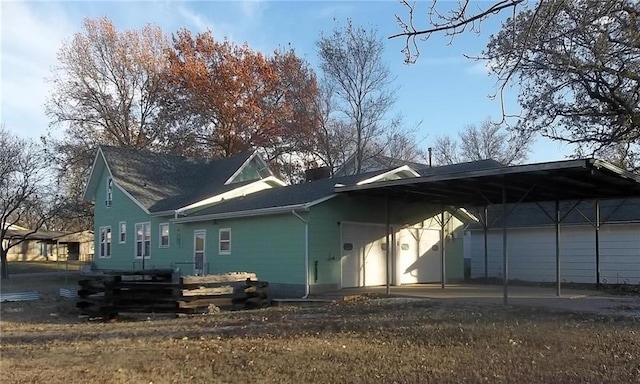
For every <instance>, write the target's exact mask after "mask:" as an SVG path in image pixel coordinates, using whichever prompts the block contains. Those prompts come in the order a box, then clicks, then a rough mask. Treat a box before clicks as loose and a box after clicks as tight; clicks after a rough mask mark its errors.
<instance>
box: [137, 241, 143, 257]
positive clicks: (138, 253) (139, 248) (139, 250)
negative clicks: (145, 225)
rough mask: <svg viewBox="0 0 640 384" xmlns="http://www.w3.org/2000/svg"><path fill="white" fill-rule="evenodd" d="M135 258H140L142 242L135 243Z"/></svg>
mask: <svg viewBox="0 0 640 384" xmlns="http://www.w3.org/2000/svg"><path fill="white" fill-rule="evenodd" d="M136 256H137V257H142V242H139V241H138V242H136Z"/></svg>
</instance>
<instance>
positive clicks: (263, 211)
mask: <svg viewBox="0 0 640 384" xmlns="http://www.w3.org/2000/svg"><path fill="white" fill-rule="evenodd" d="M292 210H302V211H307V210H309V208H308V207H306V206H305V204H295V205H286V206H281V207H269V208H259V209H251V210H248V211H235V212H225V213H214V214H211V215H202V216H191V217H183V218H176V219H173V220H170V221H171V222H173V223H191V222H200V221H209V220H217V219H234V218H239V217H252V216H262V215H273V214H277V213H289V212H291V211H292Z"/></svg>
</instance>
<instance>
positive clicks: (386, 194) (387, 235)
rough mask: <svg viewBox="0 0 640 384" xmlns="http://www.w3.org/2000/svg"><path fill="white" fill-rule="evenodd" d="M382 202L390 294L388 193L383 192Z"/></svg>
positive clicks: (388, 294)
mask: <svg viewBox="0 0 640 384" xmlns="http://www.w3.org/2000/svg"><path fill="white" fill-rule="evenodd" d="M384 202H385V216H386V225H387V232H386V237H385V241H386V249H385V252H386V256H387V296H391V285H390V280H391V278H390V275H391V267H390V264H391V260H390V257H389V248H390V247H389V230H390V224H389V194H388V193H385V195H384Z"/></svg>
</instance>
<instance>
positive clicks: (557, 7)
mask: <svg viewBox="0 0 640 384" xmlns="http://www.w3.org/2000/svg"><path fill="white" fill-rule="evenodd" d="M402 4H403V5H404V7H405V9H406V10H407V13H408V14H407V15H406V16H403V17H401V16H398V15H396V19H397V22H398V25H399V26H400V29H401V31H400V33H397V34H395V35H393V36H390V38H404V39H405V41H406V45H405V49H404V50H403V52H404V54H405V61H406V62H409V63H412V62H415V61H416V59H417V58H418V56H419V46H418V39H422V40H428V39H429V38H430V37H432V36H433V35H440V36H442V35H444V36H446V37H448V38H449V39H450V42H452V41H453V40H454V39H455V37H456V36H457V35H459V34H463V33H480V32H481V26H482V22H483V21H484V20H486V19H487V18H489V17H493V16H494V15H496V14H498V13H506V12H509V13H510V14H511V17H510V18H508V19H506V21H504V22H503V24H502V28H501V30H500V31H499V33H497V34H495V35H492V36H491V37H490V38H489V42H488V45H487V49H486V50H485V51H484V52H483V54H482V55H481V56H479V57H475V59H480V60H486V61H487V62H488V64H489V68H490V70H491V71H492V72H493V74H494V75H495V77H496V79H497V93H496V95H499V98H500V100H501V102H502V113H503V118H502V122H505V121H507V120H511V119H509V118H517V120H518V121H517V128H518V129H519V130H520V132H522V133H523V134H525V135H527V136H528V135H531V134H536V133H537V134H541V135H543V136H546V137H549V138H551V139H553V140H559V141H564V142H567V143H570V144H573V145H575V146H576V147H577V150H576V155H578V154H581V155H590V156H592V155H597V154H598V153H605V154H606V153H610V152H612V151H613V152H615V151H616V150H617V149H619V148H621V147H625V146H629V147H630V150H631V152H628V151H627V152H628V153H637V152H638V151H639V150H640V149H639V145H640V85H639V84H640V17H638V15H639V14H640V4H639V3H638V2H637V1H634V0H587V1H561V0H551V1H536V2H531V1H524V0H494V1H490V2H485V3H482V2H480V3H478V2H471V1H470V0H460V1H457V2H443V1H438V0H434V1H432V2H431V3H430V6H428V10H427V12H426V14H427V18H426V19H425V18H424V17H418V15H420V14H422V12H421V10H418V9H417V7H420V6H422V5H423V4H424V3H418V5H416V4H415V3H409V2H407V1H402ZM513 83H515V84H517V85H518V87H519V90H520V91H519V97H518V101H519V103H520V105H521V107H522V112H521V113H520V114H517V115H515V116H511V115H509V114H508V113H507V111H506V109H505V106H504V90H505V89H506V87H507V86H508V85H510V84H513ZM607 147H611V148H607Z"/></svg>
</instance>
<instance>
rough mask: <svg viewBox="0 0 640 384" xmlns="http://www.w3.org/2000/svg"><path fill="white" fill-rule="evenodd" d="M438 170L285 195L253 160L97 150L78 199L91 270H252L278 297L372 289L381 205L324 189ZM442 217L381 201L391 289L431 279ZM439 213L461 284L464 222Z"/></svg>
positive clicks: (449, 266) (291, 189) (312, 186)
mask: <svg viewBox="0 0 640 384" xmlns="http://www.w3.org/2000/svg"><path fill="white" fill-rule="evenodd" d="M487 165H488V164H484V165H483V164H482V163H478V164H475V163H468V164H467V165H466V167H473V166H478V167H481V166H487ZM462 167H464V166H462ZM437 171H441V172H445V171H446V167H441V168H430V169H428V170H424V169H423V170H415V169H413V168H411V167H410V166H408V165H404V166H400V167H396V168H390V169H389V168H387V169H384V170H377V171H372V172H368V173H365V174H361V175H357V176H343V177H336V178H332V179H321V180H315V181H312V182H307V183H302V184H295V185H289V186H287V185H285V183H283V182H282V181H280V180H278V179H277V178H276V177H274V176H273V173H272V172H271V171H270V170H269V168H268V166H267V164H266V162H265V161H264V160H263V159H261V158H260V156H258V155H257V153H255V152H248V153H243V154H239V155H236V156H233V157H231V158H227V159H220V160H215V161H203V160H193V159H187V158H183V157H176V156H166V155H160V154H156V153H151V152H145V151H136V150H131V149H123V148H114V147H107V146H102V147H100V148H99V149H98V152H97V155H96V158H95V161H94V163H93V167H92V171H91V176H90V180H89V182H88V184H87V189H86V191H85V195H84V197H85V199H87V200H93V201H95V202H96V204H95V232H96V234H97V236H96V243H95V249H96V256H95V265H96V267H97V268H100V269H125V270H126V269H139V268H159V267H169V268H173V269H175V270H176V271H179V272H180V273H182V274H206V273H222V272H231V271H250V272H255V273H257V274H258V277H259V278H260V279H263V280H266V281H269V283H270V287H271V289H272V292H279V294H281V295H283V296H302V295H304V294H307V293H309V292H313V291H319V290H326V289H336V288H343V287H359V286H374V285H382V284H385V283H386V271H387V261H386V254H387V252H386V235H385V234H386V226H385V223H386V209H385V201H384V199H383V200H381V199H376V198H354V197H350V196H349V195H347V194H337V193H335V192H334V186H335V185H336V184H340V185H355V184H364V183H375V182H377V181H384V180H395V179H400V178H409V177H417V176H419V175H421V174H422V173H421V172H423V173H429V172H437ZM440 209H441V208H440V207H439V206H430V205H425V204H408V203H405V202H403V201H402V200H391V201H390V202H389V213H390V215H389V217H390V219H389V221H390V226H391V228H392V230H391V233H392V236H391V241H390V247H391V249H390V251H389V253H390V256H391V260H390V267H391V273H390V275H391V276H392V278H391V283H392V284H396V285H399V284H407V283H417V282H437V281H440V270H441V268H440V251H439V249H440V246H441V245H440V244H439V242H440V228H441V226H440V225H439V224H437V222H436V219H435V217H436V216H439V212H440V211H439V210H440ZM449 216H451V219H450V220H448V222H447V223H446V225H445V235H446V236H445V238H446V239H447V242H449V243H450V244H447V252H446V260H445V262H446V279H447V280H448V281H460V280H461V279H462V277H463V257H462V251H463V250H462V241H461V238H462V230H463V224H464V223H465V222H469V221H472V220H473V218H472V217H470V216H469V215H468V214H466V213H465V212H464V211H459V210H450V212H449V213H447V217H449Z"/></svg>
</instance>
